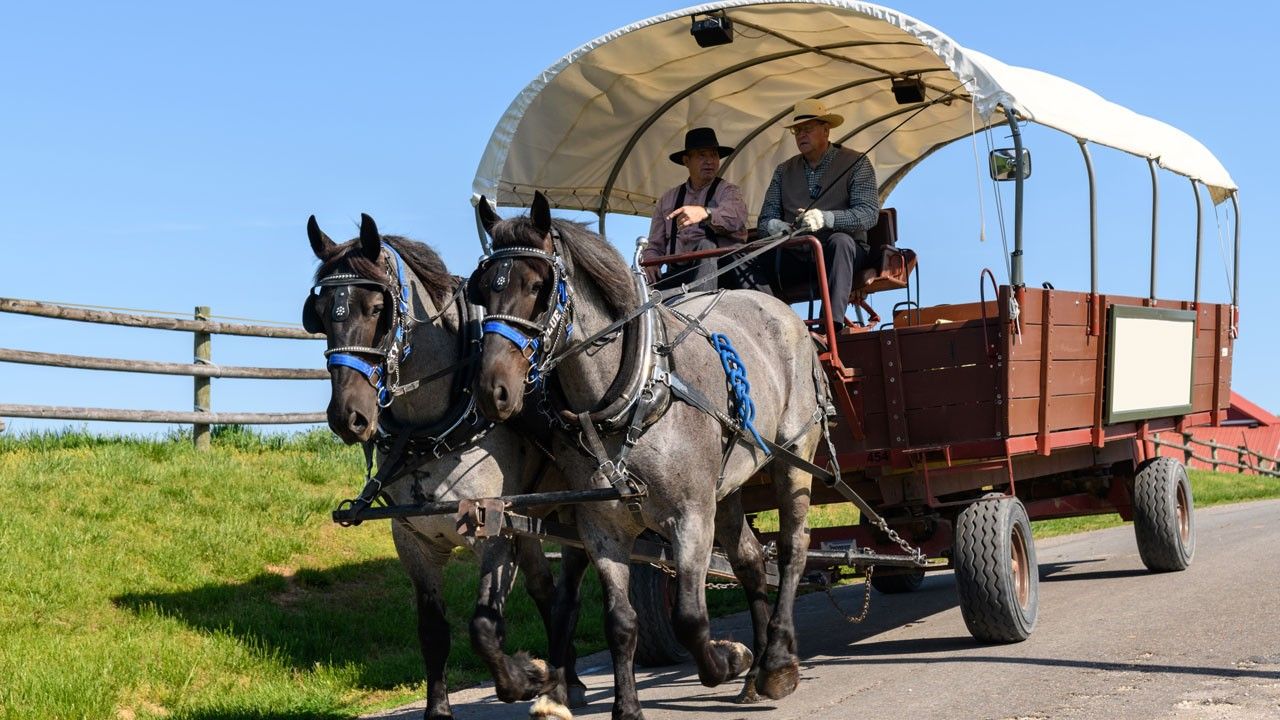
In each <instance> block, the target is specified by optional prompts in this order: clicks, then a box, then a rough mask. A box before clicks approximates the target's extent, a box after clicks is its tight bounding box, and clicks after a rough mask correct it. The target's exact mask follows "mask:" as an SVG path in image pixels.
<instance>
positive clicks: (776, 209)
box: [757, 144, 880, 235]
mask: <svg viewBox="0 0 1280 720" xmlns="http://www.w3.org/2000/svg"><path fill="white" fill-rule="evenodd" d="M838 149H839V146H838V145H835V144H832V145H831V147H829V148H827V151H826V152H825V153H823V154H822V160H820V161H818V166H817V167H809V162H808V161H807V160H804V161H803V162H802V164H803V166H804V175H805V180H806V182H807V183H808V186H809V197H817V196H818V195H819V194H820V193H821V191H822V179H823V175H824V174H825V173H826V171H827V168H829V167H830V166H831V161H832V159H833V158H834V157H835V155H836V152H837V150H838ZM848 189H849V206H848V207H847V208H832V207H824V206H823V202H822V199H821V198H818V203H817V205H816V206H815V207H817V208H818V209H819V210H830V211H832V214H833V215H834V216H835V222H834V223H833V224H832V228H833V229H835V230H842V231H845V232H848V231H858V230H870V229H871V228H872V227H874V226H875V224H876V222H877V221H878V220H879V218H880V198H879V195H878V194H877V188H876V171H875V168H873V167H871V161H870V160H868V159H867V157H866V156H865V155H863V156H862V157H860V158H859V159H858V161H857V162H856V163H854V166H853V170H851V171H850V172H849V178H848ZM797 209H798V208H791V213H792V214H794V213H795V211H796V210H797ZM782 210H783V208H782V165H779V166H778V168H777V169H776V170H774V171H773V179H772V180H770V182H769V189H768V190H766V191H765V194H764V204H763V205H762V206H761V207H760V217H759V219H758V220H757V224H758V225H759V227H760V228H761V232H760V234H761V235H766V234H767V233H766V232H764V230H763V228H764V227H765V226H766V225H767V224H768V222H769V221H770V220H782V219H784V216H783V212H782Z"/></svg>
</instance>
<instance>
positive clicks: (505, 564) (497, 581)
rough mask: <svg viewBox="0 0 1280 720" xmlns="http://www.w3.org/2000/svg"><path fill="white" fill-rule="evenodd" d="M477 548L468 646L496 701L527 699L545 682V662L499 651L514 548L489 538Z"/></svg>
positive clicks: (502, 540) (512, 574) (507, 542)
mask: <svg viewBox="0 0 1280 720" xmlns="http://www.w3.org/2000/svg"><path fill="white" fill-rule="evenodd" d="M480 548H481V552H480V584H479V588H478V589H477V594H476V607H475V612H474V614H472V616H471V626H470V631H471V647H472V648H473V649H474V650H475V652H476V655H477V656H479V657H480V659H481V661H483V662H484V664H485V665H486V666H487V667H488V668H489V673H490V674H491V675H492V676H493V683H494V689H495V691H496V693H497V696H498V699H499V700H501V701H502V702H516V701H518V700H529V699H532V698H533V697H535V696H536V695H537V694H538V693H539V692H540V691H541V689H542V686H543V684H545V683H546V680H547V666H546V663H545V662H543V661H541V660H534V659H532V658H530V657H529V654H528V653H526V652H519V653H516V655H515V656H514V657H508V656H507V655H506V653H504V652H503V650H502V643H503V640H504V639H505V636H506V619H505V617H504V616H503V609H504V608H505V606H506V601H507V594H508V593H510V592H511V587H512V585H513V584H514V583H515V576H516V551H515V546H514V544H513V543H512V541H510V540H508V539H506V538H492V539H489V540H485V541H484V542H483V543H482V544H481V546H480Z"/></svg>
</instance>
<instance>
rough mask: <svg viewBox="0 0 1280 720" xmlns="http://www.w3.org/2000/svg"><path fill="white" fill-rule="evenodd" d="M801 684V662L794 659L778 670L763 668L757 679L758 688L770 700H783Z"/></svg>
mask: <svg viewBox="0 0 1280 720" xmlns="http://www.w3.org/2000/svg"><path fill="white" fill-rule="evenodd" d="M799 684H800V663H799V662H798V661H795V660H792V661H791V663H790V664H788V665H784V666H782V667H781V668H778V669H777V670H773V671H770V670H767V669H766V670H761V671H760V677H759V678H757V679H756V690H758V691H760V694H761V695H764V696H765V697H767V698H769V699H770V700H781V699H782V698H784V697H786V696H788V695H790V694H791V693H793V692H795V690H796V686H797V685H799Z"/></svg>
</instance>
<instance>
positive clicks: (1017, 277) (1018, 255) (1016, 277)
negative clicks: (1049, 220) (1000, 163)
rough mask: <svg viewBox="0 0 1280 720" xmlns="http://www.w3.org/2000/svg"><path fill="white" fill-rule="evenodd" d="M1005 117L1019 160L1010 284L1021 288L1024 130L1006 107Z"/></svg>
mask: <svg viewBox="0 0 1280 720" xmlns="http://www.w3.org/2000/svg"><path fill="white" fill-rule="evenodd" d="M1004 116H1005V117H1006V118H1008V119H1009V128H1010V129H1011V130H1012V131H1013V156H1014V157H1015V158H1017V163H1016V165H1015V166H1014V173H1013V177H1014V185H1013V252H1012V253H1010V254H1009V260H1010V262H1009V266H1010V270H1009V275H1010V277H1009V282H1010V283H1011V284H1012V285H1013V286H1014V287H1015V288H1019V287H1022V286H1023V285H1024V284H1025V283H1023V281H1022V184H1023V172H1022V167H1021V166H1022V130H1021V129H1020V128H1019V127H1018V118H1017V117H1015V116H1014V114H1013V110H1011V109H1009V108H1008V107H1006V108H1005V109H1004Z"/></svg>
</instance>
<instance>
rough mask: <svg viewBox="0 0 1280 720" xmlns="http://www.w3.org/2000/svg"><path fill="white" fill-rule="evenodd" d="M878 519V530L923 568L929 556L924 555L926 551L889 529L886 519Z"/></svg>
mask: <svg viewBox="0 0 1280 720" xmlns="http://www.w3.org/2000/svg"><path fill="white" fill-rule="evenodd" d="M877 519H878V520H879V521H880V522H878V523H876V528H877V529H879V530H880V532H882V533H884V534H885V535H888V536H889V539H890V540H892V541H894V542H895V543H897V544H898V547H900V548H902V551H903V552H904V553H906V554H908V555H910V556H911V557H912V558H914V559H915V561H916V564H917V565H920V566H921V567H923V566H924V564H925V561H926V560H927V559H928V558H927V556H926V555H925V554H924V551H923V550H921V549H920V548H918V547H915V546H914V545H912V544H911V543H909V542H907V541H906V540H903V539H902V536H901V535H899V534H898V533H896V532H894V530H893V528H891V527H889V523H887V522H885V519H884V518H877ZM873 567H874V566H873Z"/></svg>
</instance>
